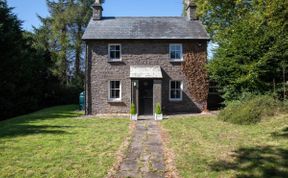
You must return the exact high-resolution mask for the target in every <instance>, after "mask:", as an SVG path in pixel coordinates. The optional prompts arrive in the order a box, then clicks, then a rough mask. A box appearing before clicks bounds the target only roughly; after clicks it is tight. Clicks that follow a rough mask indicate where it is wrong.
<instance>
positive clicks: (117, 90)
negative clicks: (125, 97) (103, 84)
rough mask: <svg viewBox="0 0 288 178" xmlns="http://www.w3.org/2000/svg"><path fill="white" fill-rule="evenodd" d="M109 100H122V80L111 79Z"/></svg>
mask: <svg viewBox="0 0 288 178" xmlns="http://www.w3.org/2000/svg"><path fill="white" fill-rule="evenodd" d="M109 100H111V101H120V100H121V82H120V81H117V80H113V81H109Z"/></svg>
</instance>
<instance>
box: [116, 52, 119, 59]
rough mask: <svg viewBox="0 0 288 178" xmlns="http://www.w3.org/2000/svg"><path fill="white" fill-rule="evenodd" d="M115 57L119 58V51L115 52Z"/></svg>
mask: <svg viewBox="0 0 288 178" xmlns="http://www.w3.org/2000/svg"><path fill="white" fill-rule="evenodd" d="M115 59H120V52H119V51H116V52H115Z"/></svg>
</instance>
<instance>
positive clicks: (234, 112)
mask: <svg viewBox="0 0 288 178" xmlns="http://www.w3.org/2000/svg"><path fill="white" fill-rule="evenodd" d="M282 107H283V104H282V102H280V101H278V100H277V99H275V98H274V97H272V96H270V95H256V96H254V95H252V96H249V97H246V98H244V99H242V100H236V101H231V102H228V103H227V106H226V107H225V108H224V109H223V110H222V111H221V112H220V114H219V115H218V118H219V119H220V120H223V121H227V122H231V123H234V124H255V123H258V122H260V121H261V120H262V119H263V118H265V117H268V116H274V115H276V114H277V113H278V112H279V111H281V108H282Z"/></svg>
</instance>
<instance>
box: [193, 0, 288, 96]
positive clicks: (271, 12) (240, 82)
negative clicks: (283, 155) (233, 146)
mask: <svg viewBox="0 0 288 178" xmlns="http://www.w3.org/2000/svg"><path fill="white" fill-rule="evenodd" d="M196 3H197V4H198V7H199V9H198V14H199V15H200V17H201V20H202V21H203V23H204V24H205V25H206V26H207V28H208V31H209V33H210V35H211V37H212V39H213V41H214V42H216V43H217V44H218V45H219V48H217V49H216V51H215V56H214V59H213V60H212V61H211V63H210V64H209V65H208V68H209V72H210V77H211V78H212V79H213V80H215V81H217V82H218V84H219V85H220V87H221V88H222V89H223V92H224V98H225V99H227V100H232V99H237V98H239V97H241V95H242V93H243V92H251V93H267V92H268V93H273V92H274V88H275V90H276V93H278V94H279V96H281V94H282V96H283V93H284V92H283V90H284V88H285V87H284V86H285V85H283V82H286V81H283V78H286V70H285V69H286V66H287V60H288V55H287V53H288V45H287V44H288V26H287V17H288V1H286V0H275V1H268V0H232V1H230V0H229V1H228V0H227V1H226V0H225V1H223V0H197V1H196ZM283 66H284V67H283ZM283 71H284V74H283Z"/></svg>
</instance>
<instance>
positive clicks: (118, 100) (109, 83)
mask: <svg viewBox="0 0 288 178" xmlns="http://www.w3.org/2000/svg"><path fill="white" fill-rule="evenodd" d="M111 82H119V98H111V89H112V88H111ZM121 100H122V84H121V80H109V81H108V101H109V102H120V101H121Z"/></svg>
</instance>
